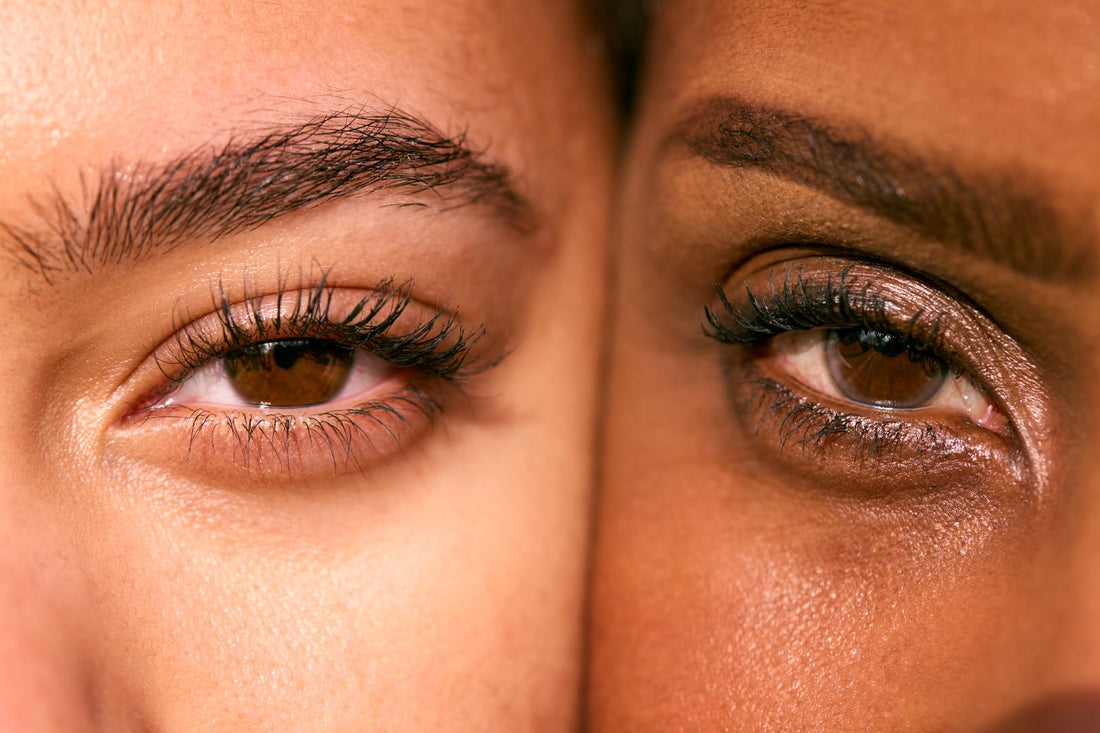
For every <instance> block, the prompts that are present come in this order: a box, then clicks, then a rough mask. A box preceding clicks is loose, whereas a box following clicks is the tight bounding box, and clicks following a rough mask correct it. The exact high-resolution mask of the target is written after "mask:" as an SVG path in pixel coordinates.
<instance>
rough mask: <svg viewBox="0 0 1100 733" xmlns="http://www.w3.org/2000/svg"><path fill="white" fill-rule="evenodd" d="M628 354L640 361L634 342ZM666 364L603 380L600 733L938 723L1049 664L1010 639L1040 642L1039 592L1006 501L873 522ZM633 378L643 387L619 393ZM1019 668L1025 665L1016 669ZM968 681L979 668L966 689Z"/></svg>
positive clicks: (596, 680) (651, 361) (1024, 537)
mask: <svg viewBox="0 0 1100 733" xmlns="http://www.w3.org/2000/svg"><path fill="white" fill-rule="evenodd" d="M624 328H626V327H625V326H624ZM625 341H626V342H629V343H631V344H632V348H641V347H640V346H639V344H644V341H645V337H644V336H643V335H642V334H641V333H635V334H634V338H627V339H625ZM658 351H659V350H658V349H654V350H653V351H651V352H650V357H649V358H647V359H644V360H636V359H635V360H631V361H630V365H629V366H628V365H626V364H622V363H620V365H619V368H618V369H617V370H616V371H615V372H614V373H613V376H614V378H615V382H613V383H615V384H620V385H622V386H621V388H619V389H613V391H612V395H611V398H610V402H609V408H608V410H609V414H610V415H612V416H613V418H612V422H611V423H610V424H609V427H608V434H609V436H610V437H609V440H608V444H607V452H606V454H605V455H606V461H607V462H606V464H605V473H604V476H605V483H604V492H603V495H602V497H601V509H602V510H601V512H600V515H599V516H600V522H599V533H598V539H597V554H596V571H595V588H594V601H593V603H594V611H593V646H592V648H593V660H592V667H591V670H590V673H591V680H592V694H591V698H590V699H591V711H592V716H593V720H594V721H595V723H596V728H597V729H602V727H604V726H606V728H607V729H614V728H615V727H616V726H617V725H621V724H623V723H624V721H629V723H630V724H632V725H634V726H636V727H639V728H654V729H659V728H667V727H675V726H678V725H687V726H688V727H712V726H718V725H721V724H727V725H728V724H731V723H733V724H735V725H748V726H750V727H759V726H761V725H763V726H765V727H768V726H771V727H779V728H791V727H795V728H797V727H809V728H815V727H817V728H822V727H824V728H828V729H832V728H840V729H843V728H849V727H851V726H856V727H860V726H861V725H862V726H866V727H867V729H874V728H876V727H882V726H883V725H887V727H888V723H889V721H891V720H911V721H915V720H920V721H922V724H928V725H929V726H931V727H933V728H934V727H936V724H937V723H939V724H940V725H946V726H950V725H951V724H953V722H956V721H958V720H960V719H973V718H970V717H968V716H970V715H971V714H972V711H971V707H972V703H973V701H974V700H975V699H978V698H982V699H991V698H992V699H996V697H997V696H998V694H1000V693H1001V692H1007V691H1010V690H1011V689H1012V688H1013V686H1014V685H1016V684H1019V683H1020V676H1021V674H1024V675H1026V674H1027V673H1026V672H1022V670H1027V669H1032V668H1033V667H1031V664H1036V665H1039V664H1042V663H1043V658H1042V657H1043V639H1042V638H1038V639H1036V643H1035V644H1034V645H1032V646H1028V647H1026V648H1020V647H1019V646H1018V645H1015V646H1013V645H1006V644H1005V641H1006V640H1011V639H1013V638H1015V635H1016V634H1017V632H1018V631H1019V630H1021V629H1025V628H1026V629H1028V630H1029V633H1031V634H1032V635H1036V634H1037V632H1036V630H1035V629H1034V628H1029V627H1028V619H1029V618H1030V617H1032V616H1031V614H1033V613H1036V612H1039V611H1041V608H1042V606H1043V605H1044V604H1045V600H1044V598H1045V597H1048V596H1045V595H1044V594H1043V593H1042V592H1041V590H1040V589H1041V588H1042V587H1043V585H1044V583H1045V582H1049V579H1044V578H1042V577H1041V576H1032V575H1030V574H1028V573H1026V572H1025V573H1021V572H1020V568H1021V567H1024V562H1025V561H1033V560H1034V559H1035V557H1036V556H1037V555H1040V554H1041V553H1042V546H1041V544H1040V543H1039V542H1038V541H1037V539H1036V536H1035V535H1034V534H1032V533H1031V532H1030V531H1028V530H1027V529H1021V528H1027V527H1029V526H1032V525H1031V520H1032V519H1033V515H1032V513H1031V510H1029V509H1028V508H1026V507H1022V506H1021V505H1020V504H1019V502H1018V501H1017V497H1013V496H1003V497H999V498H995V499H993V500H990V499H982V498H981V497H974V496H968V495H965V494H961V495H959V496H956V497H954V498H951V497H944V496H942V495H937V496H936V497H933V498H932V499H929V500H928V503H927V504H924V505H920V504H912V505H908V506H907V507H906V508H905V509H904V510H901V509H900V508H898V507H884V508H883V509H881V510H880V511H877V512H868V511H867V510H866V509H865V508H864V507H861V506H859V505H858V503H845V502H844V501H843V500H831V499H828V498H827V497H826V498H822V497H821V496H814V495H813V494H812V493H810V492H806V493H794V494H792V491H791V489H790V488H789V487H788V486H785V485H784V484H783V483H782V482H777V480H776V477H775V475H774V474H773V473H771V471H770V470H769V468H768V467H767V466H766V465H765V466H763V467H762V466H761V465H760V463H759V461H758V460H757V459H755V458H754V456H753V453H752V451H751V448H748V449H746V448H745V447H744V446H740V447H739V446H738V443H737V441H736V439H733V438H731V434H730V431H729V428H728V427H723V425H724V424H725V423H724V422H723V420H724V419H728V418H724V416H723V415H722V414H721V410H722V409H728V408H726V407H725V406H718V407H715V408H710V407H709V406H708V403H712V400H707V396H706V395H693V394H689V393H690V392H691V388H690V387H681V388H679V389H678V388H677V387H676V386H675V385H669V384H668V383H667V378H665V377H664V376H663V375H664V374H668V373H677V374H678V375H679V378H678V379H677V380H676V381H677V382H678V383H679V382H686V383H692V382H694V383H706V384H710V383H711V380H710V379H709V378H708V377H706V376H704V375H702V374H693V373H692V372H691V371H690V369H689V368H686V367H685V365H684V364H681V363H677V364H676V367H677V368H676V369H673V366H672V363H673V362H675V358H671V359H669V360H668V361H664V362H663V361H662V359H661V358H660V357H659V356H656V355H655V354H656V353H658ZM711 376H713V375H711ZM639 384H646V385H647V386H648V387H649V388H648V389H641V390H639V389H634V390H632V391H629V394H630V395H631V399H630V400H629V401H626V400H621V399H619V397H621V396H622V395H625V394H627V393H628V390H629V388H630V387H631V386H634V387H637V386H638V385H639ZM638 395H643V396H642V397H638ZM662 395H663V396H662ZM653 415H661V416H663V417H662V419H661V420H659V421H655V420H653V419H652V416H653ZM682 415H690V416H691V418H688V417H679V416H682ZM639 528H644V531H640V530H639ZM1021 599H1024V600H1021ZM1021 657H1024V658H1028V659H1029V663H1028V664H1020V666H1015V665H1017V664H1018V663H1019V660H1020V659H1021ZM976 659H977V660H984V661H983V662H982V664H981V669H980V670H979V669H974V666H973V660H976ZM960 669H973V670H974V672H973V674H972V675H970V674H968V675H966V676H965V677H964V679H962V680H960V675H959V670H960ZM638 700H646V701H650V702H649V703H647V704H645V705H640V704H637V702H636V701H638ZM632 701H633V702H632ZM624 716H625V717H624Z"/></svg>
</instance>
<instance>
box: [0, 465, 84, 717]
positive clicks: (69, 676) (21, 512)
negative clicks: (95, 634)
mask: <svg viewBox="0 0 1100 733" xmlns="http://www.w3.org/2000/svg"><path fill="white" fill-rule="evenodd" d="M13 484H14V485H13ZM18 486H19V484H18V483H16V482H13V481H12V479H11V477H10V476H8V475H5V474H0V731H9V730H11V731H28V732H31V733H37V732H39V731H41V732H45V731H81V730H87V729H89V726H90V725H91V720H92V711H91V710H89V705H88V700H89V694H88V691H89V686H88V685H87V684H86V677H85V675H84V667H85V659H84V655H83V654H82V653H81V646H82V644H81V636H82V627H83V623H82V620H81V619H79V618H78V617H77V614H75V613H74V609H78V608H80V607H81V605H82V602H81V598H80V594H81V593H82V590H81V584H80V583H78V582H76V578H77V573H76V572H75V570H74V566H73V560H72V557H71V552H70V550H71V547H72V546H71V543H70V542H68V541H67V540H65V541H63V538H64V537H65V533H64V529H63V524H64V523H63V522H60V521H51V518H50V516H49V513H48V511H46V510H45V507H43V506H41V505H36V504H37V502H35V500H34V492H33V491H31V490H19V488H18ZM54 519H55V520H56V518H54Z"/></svg>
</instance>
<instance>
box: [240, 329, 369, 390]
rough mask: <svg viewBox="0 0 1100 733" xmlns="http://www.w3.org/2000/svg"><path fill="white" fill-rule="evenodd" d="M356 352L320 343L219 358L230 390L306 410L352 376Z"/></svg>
mask: <svg viewBox="0 0 1100 733" xmlns="http://www.w3.org/2000/svg"><path fill="white" fill-rule="evenodd" d="M354 361H355V350H354V349H352V348H349V347H347V346H344V345H342V344H338V343H335V342H333V341H325V340H322V339H287V340H285V341H266V342H263V343H258V344H252V345H251V346H246V347H244V348H242V349H238V350H237V351H234V352H233V353H232V354H228V355H226V356H224V357H222V364H223V365H224V367H225V372H226V374H227V375H228V376H229V379H230V382H231V383H232V385H233V389H235V390H236V392H237V394H238V395H240V397H241V398H242V399H244V400H246V401H248V402H251V403H252V404H255V405H261V406H265V407H305V406H308V405H315V404H318V403H321V402H326V401H328V400H330V399H332V398H333V397H335V396H336V395H337V394H338V393H339V392H340V389H341V388H342V387H343V386H344V384H345V383H346V382H347V381H348V376H349V375H350V374H351V369H352V364H353V362H354Z"/></svg>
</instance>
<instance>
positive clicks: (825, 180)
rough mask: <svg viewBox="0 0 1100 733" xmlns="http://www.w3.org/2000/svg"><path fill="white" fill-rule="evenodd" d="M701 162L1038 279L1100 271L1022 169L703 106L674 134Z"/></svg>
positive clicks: (724, 105)
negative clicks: (963, 166)
mask: <svg viewBox="0 0 1100 733" xmlns="http://www.w3.org/2000/svg"><path fill="white" fill-rule="evenodd" d="M671 141H672V142H680V143H686V144H687V146H688V147H689V148H690V149H691V150H692V151H693V152H694V153H695V154H697V155H699V156H702V157H703V158H705V159H707V160H709V161H711V162H713V163H717V164H719V165H722V166H728V167H734V168H757V169H760V170H764V171H766V172H768V173H772V174H774V175H777V176H780V177H782V178H784V179H787V180H791V181H794V182H796V183H798V184H801V185H805V186H808V187H810V188H813V189H816V190H819V191H821V192H823V193H825V194H826V195H828V196H830V197H832V198H834V199H836V200H838V201H841V202H844V203H847V204H850V205H854V206H857V207H859V208H862V209H864V210H866V211H869V212H871V213H872V214H875V215H877V216H880V217H883V218H885V219H887V220H889V221H892V222H895V223H897V224H900V225H902V226H905V227H907V228H909V229H910V230H912V231H914V232H916V233H918V234H920V235H922V236H924V237H926V238H930V239H935V240H937V241H940V242H943V243H945V244H948V245H953V246H954V247H956V248H957V249H960V250H962V251H964V252H967V253H969V254H971V255H975V256H978V257H982V258H985V259H988V260H992V261H994V262H997V263H1000V264H1003V265H1006V266H1008V267H1009V268H1011V269H1013V270H1016V271H1018V272H1020V273H1023V274H1025V275H1029V276H1032V277H1035V278H1039V279H1052V280H1054V279H1073V278H1079V277H1081V276H1082V275H1092V274H1094V273H1095V272H1096V269H1097V263H1096V258H1095V254H1094V253H1095V251H1096V247H1095V245H1094V244H1093V243H1091V242H1090V243H1081V244H1080V245H1079V246H1071V243H1072V240H1073V236H1072V235H1073V234H1074V230H1073V229H1071V227H1069V226H1068V225H1067V222H1066V221H1065V220H1064V219H1063V218H1061V217H1059V216H1058V215H1057V213H1056V212H1055V211H1054V208H1053V206H1052V205H1051V202H1050V200H1049V198H1048V197H1047V196H1045V195H1044V194H1043V192H1042V191H1041V190H1040V189H1039V187H1038V186H1037V185H1035V183H1034V182H1033V181H1029V180H1028V179H1027V177H1026V176H1025V175H1023V174H1022V173H1019V172H1015V171H999V172H993V173H990V172H988V171H985V172H975V173H972V174H969V175H968V176H965V177H964V175H963V174H962V173H960V172H959V171H957V170H956V169H955V168H954V167H952V166H951V165H949V164H947V163H945V162H943V161H937V160H934V159H929V158H925V157H921V156H918V155H915V154H914V153H912V152H911V151H910V150H908V149H906V148H905V147H904V146H902V145H899V144H896V143H895V144H890V143H887V142H885V141H882V140H877V139H875V138H874V137H872V135H870V134H869V133H868V132H867V131H866V130H863V129H861V128H859V127H856V126H851V125H844V126H842V125H838V124H831V123H828V122H825V121H822V120H816V119H812V118H810V117H807V116H804V115H799V114H795V113H792V112H787V111H783V110H777V109H770V108H767V107H761V106H756V105H752V104H749V103H746V102H744V101H742V100H738V99H735V98H729V97H715V98H710V99H706V100H704V101H702V102H701V103H699V104H698V105H697V106H696V107H694V108H693V109H692V110H691V112H690V113H689V115H688V116H687V117H686V118H685V119H684V120H683V121H682V122H681V123H680V124H679V125H677V126H676V128H675V129H674V131H673V134H672V137H671Z"/></svg>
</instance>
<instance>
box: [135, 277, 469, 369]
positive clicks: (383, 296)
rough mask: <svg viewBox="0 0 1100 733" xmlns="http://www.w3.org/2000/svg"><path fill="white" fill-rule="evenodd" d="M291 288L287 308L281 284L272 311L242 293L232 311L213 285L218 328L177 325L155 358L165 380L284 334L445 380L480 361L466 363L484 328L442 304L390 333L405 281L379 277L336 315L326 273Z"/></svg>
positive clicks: (406, 297) (406, 294)
mask: <svg viewBox="0 0 1100 733" xmlns="http://www.w3.org/2000/svg"><path fill="white" fill-rule="evenodd" d="M294 290H296V291H297V292H296V293H295V294H294V296H293V297H294V298H295V300H294V303H293V305H292V306H291V307H290V309H289V311H288V310H287V309H286V308H284V301H285V299H286V298H288V297H290V296H289V295H288V294H289V292H291V291H290V290H288V288H286V287H284V286H283V284H282V283H280V285H279V287H278V290H277V293H276V295H275V298H276V301H277V303H276V307H275V309H274V310H275V313H274V315H272V316H268V315H265V314H264V313H263V312H262V310H261V305H262V303H261V299H260V298H247V299H246V302H247V303H248V306H247V308H246V309H237V310H236V311H235V310H234V308H233V303H232V301H231V300H230V297H229V295H228V293H227V292H226V289H225V287H224V285H221V284H219V286H218V290H217V291H216V292H215V295H214V304H215V311H214V314H215V316H216V318H217V320H218V324H219V325H218V328H217V329H216V331H215V332H213V333H205V334H204V333H198V332H195V331H194V330H189V329H187V328H186V327H183V328H180V329H179V330H178V332H177V336H176V349H175V350H174V351H175V353H173V354H172V355H171V356H160V357H158V361H157V364H158V366H159V367H160V370H161V372H162V373H163V374H164V375H165V377H166V378H167V379H168V380H169V381H170V382H172V383H179V382H182V381H184V380H185V379H187V378H188V377H189V376H190V375H191V374H192V373H193V372H194V371H195V370H196V369H198V368H199V367H202V366H203V365H205V364H206V363H208V362H210V361H212V360H214V359H218V358H221V357H223V356H225V355H227V354H230V353H232V352H233V351H235V350H238V349H241V348H243V347H245V346H248V345H250V344H254V343H258V342H262V341H268V340H273V339H278V338H288V337H297V338H303V337H306V338H315V339H324V340H331V341H337V342H339V343H341V344H343V345H345V346H349V347H352V348H357V349H358V348H361V349H365V350H367V351H369V352H371V353H372V354H374V355H375V356H377V357H378V358H380V359H382V360H383V361H386V362H387V363H389V364H391V365H393V366H395V367H399V368H408V367H412V368H416V369H418V370H420V371H421V372H423V373H425V374H428V375H431V376H436V377H442V378H444V379H449V380H456V379H460V378H463V377H465V376H468V375H469V374H470V373H471V372H472V371H474V370H476V369H477V368H480V367H481V366H484V365H476V364H473V363H472V359H471V357H470V355H471V352H472V349H473V346H474V345H475V344H476V343H477V341H478V340H479V339H481V338H482V336H483V335H484V333H485V330H484V327H480V326H479V327H478V328H476V329H473V330H470V329H468V328H467V327H466V326H464V325H463V324H462V323H461V322H460V321H459V320H458V315H457V314H456V313H454V312H448V311H447V310H446V308H440V309H439V310H437V311H436V312H435V313H433V314H432V315H431V316H430V317H429V318H427V319H426V320H422V321H420V322H419V323H418V324H417V325H416V327H415V328H413V329H411V330H405V331H403V332H399V333H393V332H392V331H393V330H394V325H395V324H396V323H397V322H398V321H399V320H400V318H401V316H402V314H403V313H404V312H405V311H406V310H407V309H408V307H409V305H410V304H411V303H412V300H413V296H412V293H413V284H412V281H406V282H403V283H400V284H395V283H394V281H393V280H392V279H391V280H386V281H384V282H382V283H381V284H379V285H378V286H377V287H375V288H374V290H373V292H372V293H371V295H369V296H367V297H365V298H363V299H362V300H361V301H359V302H358V303H357V304H355V305H354V306H353V307H352V308H351V310H350V311H349V312H348V313H347V314H346V315H344V316H341V317H334V316H333V315H332V307H333V296H334V294H335V288H334V287H333V286H330V285H329V284H328V272H327V271H326V272H323V273H322V274H321V276H320V278H319V280H318V282H317V283H316V284H315V285H313V286H312V287H311V288H309V289H308V290H304V291H303V290H299V289H297V288H295V289H294ZM242 312H243V314H244V315H243V316H242V315H241V313H242Z"/></svg>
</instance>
